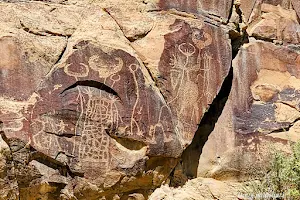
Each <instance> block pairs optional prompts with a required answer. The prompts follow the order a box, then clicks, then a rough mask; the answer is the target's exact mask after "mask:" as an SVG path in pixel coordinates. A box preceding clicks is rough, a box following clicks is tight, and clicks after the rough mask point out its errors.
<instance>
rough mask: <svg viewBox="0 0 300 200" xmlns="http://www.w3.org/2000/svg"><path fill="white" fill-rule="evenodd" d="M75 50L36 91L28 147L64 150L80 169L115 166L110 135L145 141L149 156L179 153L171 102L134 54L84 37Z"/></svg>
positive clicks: (55, 151)
mask: <svg viewBox="0 0 300 200" xmlns="http://www.w3.org/2000/svg"><path fill="white" fill-rule="evenodd" d="M76 48H77V50H75V51H74V52H73V53H72V54H71V55H70V56H69V57H68V59H67V60H66V63H64V64H63V66H62V67H60V68H57V69H56V70H55V71H53V72H52V74H51V75H50V76H49V77H48V78H47V79H46V80H45V81H44V82H43V83H42V84H41V86H40V88H41V89H40V90H39V91H37V93H38V95H39V96H40V97H41V99H40V101H38V102H37V103H36V104H35V106H34V108H33V111H32V114H31V121H32V123H31V125H30V127H31V128H30V130H31V131H30V132H32V135H31V136H30V137H31V142H32V145H33V146H34V147H35V148H37V149H38V150H39V151H41V152H44V153H46V154H47V155H49V156H52V157H53V158H56V157H57V156H58V155H59V154H60V153H62V152H63V153H64V154H66V155H67V156H68V158H69V161H68V162H69V164H70V165H71V166H72V165H74V167H75V166H81V170H83V171H84V170H87V169H88V168H89V167H90V166H91V165H93V166H94V165H97V166H99V169H100V170H102V172H105V171H107V170H109V169H110V168H111V167H112V166H114V165H113V163H116V162H117V161H116V160H115V158H114V156H113V155H111V149H113V148H116V147H115V145H116V140H115V139H114V138H124V139H130V140H132V141H138V142H142V143H144V144H146V145H149V150H148V152H149V155H165V156H173V157H176V156H178V155H180V153H181V152H182V147H181V145H180V142H179V139H178V137H177V136H176V135H175V131H174V127H173V121H172V116H171V114H172V113H171V110H170V108H169V105H167V104H165V102H164V101H163V100H162V99H161V97H160V96H159V94H158V93H156V92H155V90H153V89H152V87H151V86H148V85H146V83H145V80H144V74H143V72H142V70H141V66H140V64H139V63H138V61H137V60H136V58H134V57H133V56H131V55H130V54H128V53H126V52H125V51H123V50H118V49H113V48H111V47H107V46H101V45H95V44H93V43H91V42H88V41H82V42H79V43H78V44H77V45H76ZM184 48H185V47H184V46H183V47H182V51H184V52H185V51H186V50H185V49H184ZM165 149H169V151H165Z"/></svg>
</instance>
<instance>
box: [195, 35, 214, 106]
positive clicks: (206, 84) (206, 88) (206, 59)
mask: <svg viewBox="0 0 300 200" xmlns="http://www.w3.org/2000/svg"><path fill="white" fill-rule="evenodd" d="M202 36H203V37H204V40H202V39H201V37H202ZM192 41H193V43H194V44H195V45H196V47H197V48H198V49H199V53H198V57H197V63H198V64H199V63H200V70H201V71H202V72H203V73H200V74H199V75H200V76H201V78H202V80H203V87H202V93H201V96H200V99H202V98H203V97H206V99H207V100H206V101H207V102H209V101H210V100H211V99H212V98H213V95H212V94H211V92H210V78H211V76H210V72H211V69H210V66H211V59H212V57H211V56H210V55H209V54H208V53H207V52H205V53H204V55H203V58H201V51H202V49H204V48H205V47H207V46H209V45H211V43H212V37H211V35H210V34H208V33H206V32H203V34H202V33H201V31H200V30H196V31H194V32H193V35H192Z"/></svg>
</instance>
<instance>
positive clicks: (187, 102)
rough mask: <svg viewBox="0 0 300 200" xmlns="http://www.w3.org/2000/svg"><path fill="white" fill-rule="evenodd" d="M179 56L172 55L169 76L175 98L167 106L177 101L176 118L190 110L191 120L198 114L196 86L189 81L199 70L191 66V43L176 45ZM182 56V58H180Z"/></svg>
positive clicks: (193, 48) (193, 49)
mask: <svg viewBox="0 0 300 200" xmlns="http://www.w3.org/2000/svg"><path fill="white" fill-rule="evenodd" d="M178 50H179V52H180V53H181V55H173V60H172V62H171V63H170V64H171V66H172V69H171V72H170V76H171V85H172V87H173V90H174V92H175V97H174V98H173V99H172V100H171V101H169V102H168V104H171V103H173V102H174V101H178V102H179V103H180V105H181V107H180V108H178V109H177V112H178V116H181V117H182V116H183V115H184V114H185V112H186V110H187V109H188V110H190V109H191V108H192V110H191V111H192V115H191V120H192V119H193V118H194V116H195V115H196V114H197V113H198V104H197V101H198V98H199V89H198V85H197V84H196V83H195V82H194V81H193V80H192V79H191V73H193V72H197V71H198V70H199V66H198V65H191V62H190V58H191V57H192V56H193V55H194V54H195V52H196V48H195V46H194V45H193V44H191V43H182V44H180V45H178ZM182 55H183V56H182Z"/></svg>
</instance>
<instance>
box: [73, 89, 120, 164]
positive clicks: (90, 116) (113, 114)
mask: <svg viewBox="0 0 300 200" xmlns="http://www.w3.org/2000/svg"><path fill="white" fill-rule="evenodd" d="M82 92H83V93H85V94H87V95H88V100H87V103H86V108H85V114H84V116H85V117H84V122H83V129H82V132H81V140H80V144H79V158H80V159H81V160H82V161H87V162H97V163H101V166H103V167H104V168H105V169H107V168H108V167H109V159H110V155H109V143H110V137H109V136H108V135H107V133H106V131H105V130H106V129H109V128H111V127H109V126H113V127H117V126H118V121H119V113H118V109H117V106H116V101H118V100H117V99H116V97H115V96H113V95H107V94H106V95H102V94H101V93H102V91H96V92H95V91H92V90H91V89H86V90H85V91H82Z"/></svg>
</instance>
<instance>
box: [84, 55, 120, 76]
mask: <svg viewBox="0 0 300 200" xmlns="http://www.w3.org/2000/svg"><path fill="white" fill-rule="evenodd" d="M114 61H115V62H116V63H112V64H110V65H108V64H107V63H106V62H104V60H103V59H101V58H100V57H99V56H97V55H93V56H91V57H90V59H89V65H90V67H91V68H92V69H93V70H95V71H97V72H99V77H100V78H107V77H109V76H111V75H113V74H115V73H117V72H119V71H120V70H121V69H122V67H123V65H124V61H123V60H122V58H118V57H117V58H114Z"/></svg>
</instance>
